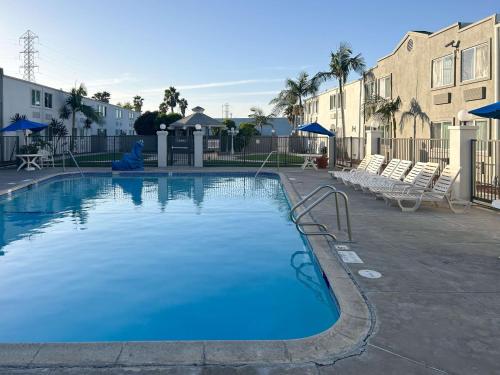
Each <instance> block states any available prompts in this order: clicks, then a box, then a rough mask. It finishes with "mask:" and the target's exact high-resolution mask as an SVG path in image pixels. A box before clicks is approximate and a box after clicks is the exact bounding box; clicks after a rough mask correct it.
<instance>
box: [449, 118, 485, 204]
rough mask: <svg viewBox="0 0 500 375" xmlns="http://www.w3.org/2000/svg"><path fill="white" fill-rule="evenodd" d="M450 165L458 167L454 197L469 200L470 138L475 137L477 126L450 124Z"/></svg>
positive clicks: (470, 173)
mask: <svg viewBox="0 0 500 375" xmlns="http://www.w3.org/2000/svg"><path fill="white" fill-rule="evenodd" d="M448 129H449V130H450V151H449V153H450V154H449V157H450V167H451V168H452V169H454V170H457V169H458V168H461V169H460V175H459V176H458V178H457V180H456V181H455V186H454V189H453V191H454V194H455V197H456V198H458V199H462V200H467V201H468V200H470V198H471V195H472V191H471V178H472V173H474V171H473V170H472V165H471V160H472V152H471V140H472V139H476V133H477V129H479V128H478V127H477V126H450V127H449V128H448Z"/></svg>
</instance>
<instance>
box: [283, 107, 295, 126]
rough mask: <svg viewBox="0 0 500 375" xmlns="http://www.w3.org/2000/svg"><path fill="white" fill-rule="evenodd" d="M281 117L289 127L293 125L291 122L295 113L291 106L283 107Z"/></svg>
mask: <svg viewBox="0 0 500 375" xmlns="http://www.w3.org/2000/svg"><path fill="white" fill-rule="evenodd" d="M283 115H284V116H285V117H286V119H287V120H288V123H289V124H290V125H293V120H294V118H295V111H294V108H293V105H287V106H286V107H285V109H284V110H283Z"/></svg>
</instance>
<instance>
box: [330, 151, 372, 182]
mask: <svg viewBox="0 0 500 375" xmlns="http://www.w3.org/2000/svg"><path fill="white" fill-rule="evenodd" d="M371 158H372V156H371V155H366V156H365V157H364V158H363V160H361V163H359V165H358V166H357V167H356V168H355V169H349V170H348V169H347V168H343V169H342V170H341V171H330V172H328V173H330V174H331V175H332V177H334V178H338V179H340V180H341V179H342V178H343V177H344V176H346V175H347V174H349V173H356V172H360V171H364V170H365V169H366V167H367V166H368V163H370V160H371Z"/></svg>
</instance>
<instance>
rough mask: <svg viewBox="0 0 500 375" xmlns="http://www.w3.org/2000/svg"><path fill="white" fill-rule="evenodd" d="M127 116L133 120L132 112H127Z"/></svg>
mask: <svg viewBox="0 0 500 375" xmlns="http://www.w3.org/2000/svg"><path fill="white" fill-rule="evenodd" d="M128 118H129V119H130V120H133V119H134V112H129V113H128Z"/></svg>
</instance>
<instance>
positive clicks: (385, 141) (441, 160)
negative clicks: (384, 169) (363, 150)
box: [377, 138, 450, 173]
mask: <svg viewBox="0 0 500 375" xmlns="http://www.w3.org/2000/svg"><path fill="white" fill-rule="evenodd" d="M377 148H378V153H379V154H381V155H384V156H385V158H386V161H387V162H389V161H390V160H392V159H401V160H411V161H412V163H413V164H415V163H417V162H424V163H427V162H431V163H438V165H439V173H441V171H442V170H443V169H444V167H445V166H446V165H447V164H449V163H450V156H449V149H450V147H449V141H448V139H424V138H417V139H412V138H381V139H380V142H379V144H378V147H377Z"/></svg>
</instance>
